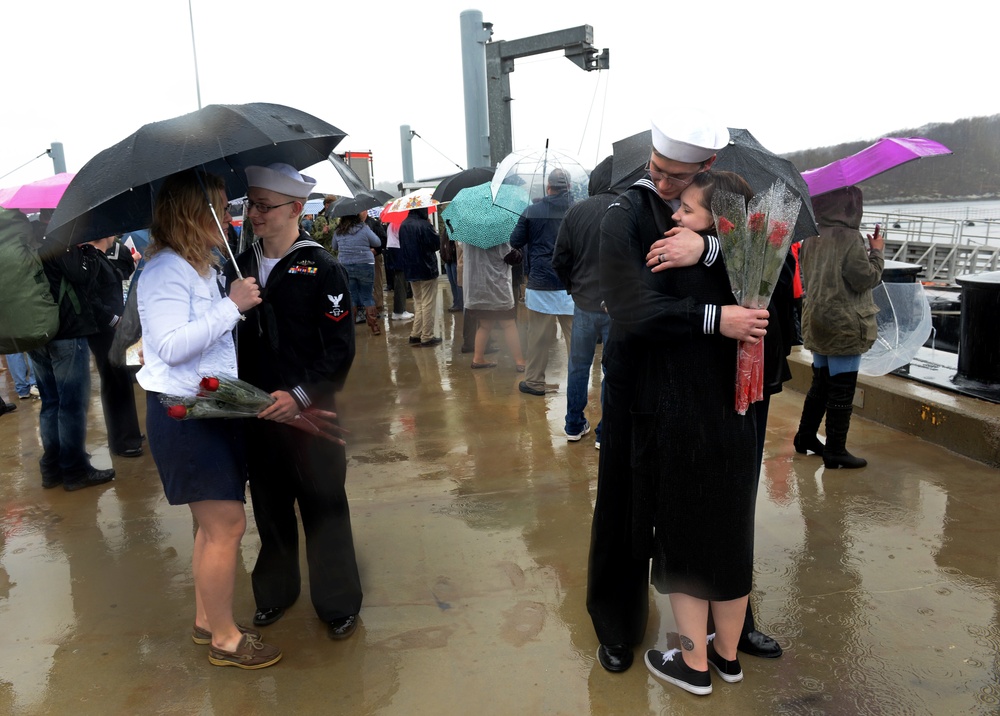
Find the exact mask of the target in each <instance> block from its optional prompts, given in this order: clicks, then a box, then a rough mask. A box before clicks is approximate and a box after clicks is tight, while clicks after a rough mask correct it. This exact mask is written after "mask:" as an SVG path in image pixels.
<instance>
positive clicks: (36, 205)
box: [0, 172, 76, 214]
mask: <svg viewBox="0 0 1000 716" xmlns="http://www.w3.org/2000/svg"><path fill="white" fill-rule="evenodd" d="M74 176H76V174H67V173H66V172H62V173H61V174H56V175H55V176H51V177H46V178H45V179H39V180H38V181H33V182H31V183H29V184H22V185H21V186H12V187H9V188H7V189H0V206H2V207H3V208H5V209H21V210H22V211H23V212H24V213H26V214H30V213H31V212H33V211H38V210H39V209H55V208H56V206H58V205H59V200H60V199H62V195H63V194H64V193H65V191H66V187H67V186H69V183H70V181H72V180H73V177H74Z"/></svg>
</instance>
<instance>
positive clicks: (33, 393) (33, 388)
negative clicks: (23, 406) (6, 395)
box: [28, 385, 42, 398]
mask: <svg viewBox="0 0 1000 716" xmlns="http://www.w3.org/2000/svg"><path fill="white" fill-rule="evenodd" d="M28 395H30V396H31V397H32V398H40V397H42V396H41V394H40V393H39V392H38V386H37V385H33V386H31V387H30V388H29V389H28Z"/></svg>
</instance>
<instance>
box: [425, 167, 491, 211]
mask: <svg viewBox="0 0 1000 716" xmlns="http://www.w3.org/2000/svg"><path fill="white" fill-rule="evenodd" d="M495 172H496V167H472V168H471V169H463V170H462V171H460V172H458V173H456V174H452V175H451V176H450V177H445V178H444V179H442V180H441V183H440V184H438V185H437V187H436V188H435V189H434V193H433V194H432V195H431V196H432V197H433V198H435V199H437V200H438V201H440V202H441V203H444V202H446V201H451V200H452V199H454V198H455V195H456V194H458V192H460V191H462V189H467V188H468V187H472V186H478V185H479V184H482V183H483V182H488V181H490V180H492V179H493V174H494V173H495Z"/></svg>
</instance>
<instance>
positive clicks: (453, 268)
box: [444, 263, 465, 308]
mask: <svg viewBox="0 0 1000 716" xmlns="http://www.w3.org/2000/svg"><path fill="white" fill-rule="evenodd" d="M444 272H445V273H446V274H448V285H449V286H450V287H451V307H452V308H464V307H465V303H464V301H463V300H462V287H461V286H459V285H458V264H457V263H453V264H445V265H444Z"/></svg>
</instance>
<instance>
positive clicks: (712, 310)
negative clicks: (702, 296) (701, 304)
mask: <svg viewBox="0 0 1000 716" xmlns="http://www.w3.org/2000/svg"><path fill="white" fill-rule="evenodd" d="M718 310H719V307H718V306H716V305H714V304H712V305H708V306H705V322H704V325H703V326H702V330H703V332H704V333H705V335H706V336H710V335H712V334H713V333H715V314H716V312H717V311H718Z"/></svg>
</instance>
